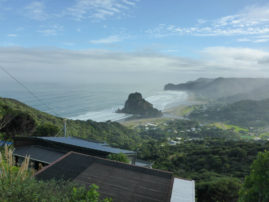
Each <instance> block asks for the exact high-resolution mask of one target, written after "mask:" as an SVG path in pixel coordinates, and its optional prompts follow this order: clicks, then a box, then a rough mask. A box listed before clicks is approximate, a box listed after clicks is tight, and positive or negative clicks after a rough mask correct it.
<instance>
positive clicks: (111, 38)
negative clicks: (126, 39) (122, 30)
mask: <svg viewBox="0 0 269 202" xmlns="http://www.w3.org/2000/svg"><path fill="white" fill-rule="evenodd" d="M122 40H123V38H122V37H120V36H117V35H112V36H108V37H106V38H102V39H96V40H91V41H90V43H91V44H111V43H116V42H119V41H122Z"/></svg>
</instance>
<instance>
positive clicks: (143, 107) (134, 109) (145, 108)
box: [117, 92, 162, 117]
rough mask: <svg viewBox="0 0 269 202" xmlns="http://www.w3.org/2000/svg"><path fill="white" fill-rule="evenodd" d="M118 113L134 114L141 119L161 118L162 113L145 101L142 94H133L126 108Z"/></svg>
mask: <svg viewBox="0 0 269 202" xmlns="http://www.w3.org/2000/svg"><path fill="white" fill-rule="evenodd" d="M117 113H126V114H134V115H138V116H140V117H160V116H162V112H161V111H159V110H158V109H155V108H154V107H153V105H152V104H151V103H149V102H148V101H146V100H145V99H143V97H142V95H141V93H138V92H136V93H131V94H130V95H129V96H128V100H127V101H126V102H125V105H124V108H123V109H119V110H117Z"/></svg>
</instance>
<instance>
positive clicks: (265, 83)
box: [164, 77, 269, 102]
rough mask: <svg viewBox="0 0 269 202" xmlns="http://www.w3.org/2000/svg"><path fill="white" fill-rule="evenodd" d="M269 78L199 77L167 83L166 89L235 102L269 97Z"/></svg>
mask: <svg viewBox="0 0 269 202" xmlns="http://www.w3.org/2000/svg"><path fill="white" fill-rule="evenodd" d="M268 87H269V78H222V77H219V78H215V79H209V78H199V79H197V80H195V81H189V82H186V83H182V84H171V83H170V84H166V85H165V87H164V90H178V91H187V92H191V93H193V94H194V95H196V96H198V97H204V98H208V99H215V100H217V99H220V100H222V101H228V102H235V101H239V100H243V99H245V98H244V97H246V98H247V99H265V98H269V90H268V89H269V88H268Z"/></svg>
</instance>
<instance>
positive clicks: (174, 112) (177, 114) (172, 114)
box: [116, 92, 205, 125]
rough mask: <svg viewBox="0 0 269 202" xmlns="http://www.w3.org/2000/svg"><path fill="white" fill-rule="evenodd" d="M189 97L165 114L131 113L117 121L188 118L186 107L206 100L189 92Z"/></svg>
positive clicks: (124, 122) (123, 122)
mask: <svg viewBox="0 0 269 202" xmlns="http://www.w3.org/2000/svg"><path fill="white" fill-rule="evenodd" d="M186 93H187V92H186ZM187 94H188V98H187V99H186V101H184V103H178V104H177V105H175V106H172V107H168V108H166V109H164V110H163V111H162V113H163V116H161V117H137V116H135V115H131V114H130V117H127V118H123V119H121V120H117V121H116V122H118V123H120V124H123V125H126V124H127V125H128V124H129V123H135V122H137V123H138V122H141V123H144V122H146V121H148V122H150V121H158V120H169V119H185V120H188V118H185V117H184V115H186V114H184V112H183V111H184V109H186V108H188V107H191V106H193V105H199V104H204V103H205V101H201V100H198V99H196V98H195V96H194V95H193V94H190V93H187Z"/></svg>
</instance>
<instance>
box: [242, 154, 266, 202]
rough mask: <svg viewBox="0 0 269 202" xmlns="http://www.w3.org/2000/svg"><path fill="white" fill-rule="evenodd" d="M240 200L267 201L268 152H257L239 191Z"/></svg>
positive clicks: (247, 201) (248, 201)
mask: <svg viewBox="0 0 269 202" xmlns="http://www.w3.org/2000/svg"><path fill="white" fill-rule="evenodd" d="M239 201H240V202H243V201H244V202H252V201H257V202H267V201H269V152H268V151H266V152H263V153H262V152H259V153H258V155H257V158H256V160H255V161H254V162H253V163H252V165H251V170H250V175H249V176H247V177H246V178H245V181H244V184H243V187H242V188H241V190H240V192H239Z"/></svg>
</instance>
